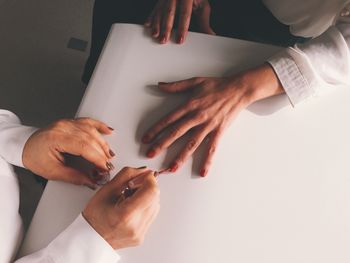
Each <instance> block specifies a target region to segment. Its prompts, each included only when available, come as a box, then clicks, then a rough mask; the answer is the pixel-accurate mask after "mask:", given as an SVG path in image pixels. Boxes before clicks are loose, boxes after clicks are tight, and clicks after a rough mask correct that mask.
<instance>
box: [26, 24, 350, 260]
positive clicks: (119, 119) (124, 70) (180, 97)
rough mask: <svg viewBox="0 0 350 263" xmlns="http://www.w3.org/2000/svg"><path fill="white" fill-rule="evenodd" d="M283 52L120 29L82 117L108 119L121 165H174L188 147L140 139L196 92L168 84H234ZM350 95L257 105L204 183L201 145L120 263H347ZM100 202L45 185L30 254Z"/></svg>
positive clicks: (227, 139)
mask: <svg viewBox="0 0 350 263" xmlns="http://www.w3.org/2000/svg"><path fill="white" fill-rule="evenodd" d="M279 50H280V48H278V47H275V46H270V45H264V44H259V43H253V42H248V41H242V40H237V39H230V38H225V37H219V36H210V35H204V34H199V33H189V35H188V38H187V40H186V42H185V43H184V44H183V45H178V44H175V43H169V44H167V45H160V44H158V43H156V42H155V41H154V40H152V39H151V38H150V37H149V34H148V32H146V31H145V29H144V28H143V27H142V26H138V25H130V24H115V25H114V26H113V27H112V29H111V32H110V34H109V37H108V40H107V41H106V44H105V47H104V50H103V52H102V55H101V57H100V60H99V62H98V65H97V67H96V69H95V72H94V74H93V77H92V79H91V81H90V83H89V85H88V87H87V90H86V93H85V95H84V97H83V99H82V102H81V105H80V108H79V110H78V112H77V116H84V117H92V118H96V119H99V120H102V121H104V122H106V123H107V124H108V125H109V126H111V127H113V128H114V129H115V132H114V133H113V134H112V135H110V136H107V137H106V139H107V140H108V142H109V143H110V145H111V148H112V149H113V150H114V151H115V152H116V154H117V156H116V158H114V160H113V164H114V166H115V167H116V172H117V171H118V170H119V169H121V168H122V167H124V166H132V167H140V166H145V165H147V166H148V167H149V168H151V169H155V170H158V169H160V168H163V167H165V166H166V165H167V164H169V162H170V161H171V160H172V158H173V157H174V156H175V155H176V153H178V152H179V150H180V149H181V147H182V146H183V145H184V142H185V140H186V137H185V138H182V139H180V140H179V141H177V142H176V144H175V145H174V146H172V147H171V148H170V149H169V150H168V151H166V152H164V153H162V154H160V155H159V156H157V157H156V158H154V159H148V158H147V157H145V152H146V149H147V147H146V146H144V145H142V144H141V142H140V141H141V137H142V134H143V132H144V131H145V130H147V128H149V127H150V126H151V125H152V124H153V123H154V122H155V121H157V120H158V119H159V118H161V117H162V116H164V115H165V114H166V113H168V112H170V111H171V110H173V109H175V108H176V107H178V106H179V105H180V104H181V103H183V102H184V101H185V100H186V98H187V96H188V94H177V95H171V94H164V93H161V92H159V91H158V90H157V86H156V85H157V83H158V82H159V81H165V82H168V81H175V80H181V79H185V78H190V77H193V76H225V75H229V74H233V73H235V72H239V71H241V70H244V69H247V68H250V67H253V66H255V65H258V64H260V63H262V62H264V61H265V60H266V59H267V58H268V57H270V56H271V55H273V54H274V53H276V52H278V51H279ZM349 98H350V89H349V88H339V89H337V90H336V91H334V92H332V93H329V94H327V95H325V96H323V97H320V98H315V99H312V100H309V101H307V102H306V103H303V104H301V105H299V106H297V107H295V108H293V107H292V106H290V104H289V102H288V99H287V97H286V96H285V95H281V96H277V97H274V98H270V99H267V100H263V101H260V102H257V103H255V104H253V105H251V106H250V107H249V108H247V109H246V110H244V111H243V112H242V113H241V114H240V115H239V117H238V118H237V119H236V120H234V122H233V123H232V124H231V125H230V127H229V128H227V130H226V131H225V133H224V135H223V137H222V139H221V141H220V144H219V146H218V148H217V152H216V154H215V157H214V161H213V164H212V167H211V169H210V171H209V174H208V176H207V177H205V178H201V177H200V176H199V175H198V171H199V170H200V163H201V161H202V155H201V153H202V152H203V148H204V146H205V145H204V146H201V148H200V149H199V150H198V151H197V152H196V153H195V154H194V156H193V157H192V158H190V159H189V160H188V161H187V162H186V164H185V165H184V166H183V167H181V169H179V170H178V171H177V172H176V173H175V174H167V175H162V176H160V177H159V179H158V183H159V188H160V192H161V210H160V213H159V216H158V217H157V219H156V220H155V222H154V224H153V225H152V226H151V228H150V230H149V232H148V234H147V236H146V239H145V241H144V243H143V244H142V245H141V246H139V247H134V248H127V249H122V250H120V251H118V253H119V254H120V255H121V257H122V259H121V262H123V263H135V262H152V263H163V262H166V263H187V262H188V263H190V262H191V263H213V262H239V263H256V262H259V263H281V262H283V263H295V262H307V263H310V262H318V263H329V262H337V263H342V262H344V263H345V262H350V253H349V247H350V165H349V156H350V136H349V134H350V122H349V116H350V107H349ZM93 194H94V192H93V191H92V190H89V189H88V188H86V187H83V186H75V185H69V184H65V183H61V182H48V184H47V186H46V189H45V191H44V193H43V196H42V198H41V200H40V202H39V205H38V208H37V210H36V213H35V215H34V218H33V220H32V222H31V225H30V228H29V230H28V232H27V234H26V237H25V240H24V243H23V245H22V248H21V252H20V254H21V255H26V254H28V253H32V252H34V251H37V250H39V249H41V248H43V247H45V246H46V245H48V243H49V242H50V241H51V240H52V239H53V238H55V237H56V236H57V235H58V233H60V232H61V231H62V230H64V229H65V228H66V227H67V226H68V225H69V224H70V223H71V222H72V221H74V219H75V218H76V217H77V215H78V214H79V213H80V212H81V211H82V210H83V208H84V206H85V205H86V203H87V202H88V200H89V198H90V197H91V196H92V195H93Z"/></svg>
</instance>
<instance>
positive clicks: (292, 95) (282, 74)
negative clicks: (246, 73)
mask: <svg viewBox="0 0 350 263" xmlns="http://www.w3.org/2000/svg"><path fill="white" fill-rule="evenodd" d="M289 52H293V51H292V50H289V49H286V50H284V51H282V52H280V53H277V54H276V55H274V56H273V57H271V58H269V59H268V61H267V62H268V63H269V64H270V65H271V66H272V68H273V69H274V71H275V73H276V75H277V77H278V78H279V80H280V82H281V84H282V86H283V88H284V90H285V92H286V94H287V96H288V98H289V101H290V103H291V104H292V106H293V107H294V106H295V105H296V104H298V103H300V102H302V101H304V100H306V99H308V98H310V97H312V96H314V95H315V92H314V90H313V88H312V86H311V85H310V83H309V81H308V80H307V78H306V77H305V76H304V75H303V74H302V70H301V69H300V68H299V67H298V65H297V63H296V62H295V61H294V59H293V57H292V56H290V55H289Z"/></svg>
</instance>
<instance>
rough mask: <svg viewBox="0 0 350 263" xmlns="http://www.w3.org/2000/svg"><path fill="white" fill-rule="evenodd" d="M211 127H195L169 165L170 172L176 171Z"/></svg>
mask: <svg viewBox="0 0 350 263" xmlns="http://www.w3.org/2000/svg"><path fill="white" fill-rule="evenodd" d="M211 129H212V128H211V127H210V126H204V127H197V128H196V130H195V132H194V134H193V135H192V136H191V137H190V139H189V140H188V142H187V144H186V146H185V148H184V149H183V150H182V152H181V153H180V154H179V155H178V157H177V158H176V159H175V161H174V162H173V163H172V165H171V166H170V172H176V171H177V169H178V168H179V167H181V166H182V165H183V164H184V162H185V161H186V160H187V159H188V158H189V157H190V156H191V155H192V154H193V153H194V151H195V150H196V149H197V148H198V147H199V145H200V144H201V143H202V141H203V140H204V139H205V137H206V136H207V135H208V134H209V133H210V130H211Z"/></svg>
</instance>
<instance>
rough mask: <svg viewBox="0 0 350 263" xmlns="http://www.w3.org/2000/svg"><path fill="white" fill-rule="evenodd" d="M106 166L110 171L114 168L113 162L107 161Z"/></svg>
mask: <svg viewBox="0 0 350 263" xmlns="http://www.w3.org/2000/svg"><path fill="white" fill-rule="evenodd" d="M106 167H107V169H108V170H109V171H111V170H113V169H114V165H113V164H112V163H111V162H106Z"/></svg>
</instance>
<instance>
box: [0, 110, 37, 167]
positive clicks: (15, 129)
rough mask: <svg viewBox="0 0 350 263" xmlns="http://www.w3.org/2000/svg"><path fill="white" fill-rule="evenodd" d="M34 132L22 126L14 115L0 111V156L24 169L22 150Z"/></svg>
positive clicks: (33, 129) (30, 128)
mask: <svg viewBox="0 0 350 263" xmlns="http://www.w3.org/2000/svg"><path fill="white" fill-rule="evenodd" d="M36 130H37V129H36V128H34V127H30V126H24V125H22V124H21V121H20V120H19V118H18V117H17V116H16V115H15V114H14V113H12V112H10V111H7V110H1V109H0V156H1V157H2V158H3V159H5V160H6V161H7V162H8V163H10V164H13V165H16V166H20V167H24V166H23V162H22V153H23V148H24V145H25V143H26V142H27V140H28V138H29V137H30V136H31V135H32V134H33V133H34V132H35V131H36Z"/></svg>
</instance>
